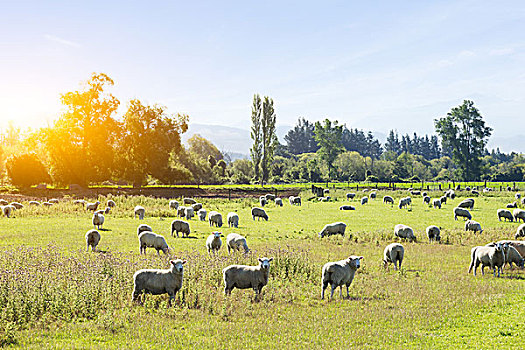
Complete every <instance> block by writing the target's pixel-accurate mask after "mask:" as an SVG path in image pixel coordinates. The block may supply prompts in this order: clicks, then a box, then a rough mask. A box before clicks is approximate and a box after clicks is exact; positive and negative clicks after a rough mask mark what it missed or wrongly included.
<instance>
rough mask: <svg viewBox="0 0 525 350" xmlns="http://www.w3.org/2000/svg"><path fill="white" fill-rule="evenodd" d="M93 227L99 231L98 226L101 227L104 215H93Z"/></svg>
mask: <svg viewBox="0 0 525 350" xmlns="http://www.w3.org/2000/svg"><path fill="white" fill-rule="evenodd" d="M92 221H93V227H95V228H97V229H99V230H100V226H102V225H103V224H104V215H102V214H99V213H95V214H93V219H92Z"/></svg>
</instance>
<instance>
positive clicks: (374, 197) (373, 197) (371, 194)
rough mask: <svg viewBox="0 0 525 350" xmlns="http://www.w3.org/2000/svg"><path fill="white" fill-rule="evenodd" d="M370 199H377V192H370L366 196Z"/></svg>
mask: <svg viewBox="0 0 525 350" xmlns="http://www.w3.org/2000/svg"><path fill="white" fill-rule="evenodd" d="M368 196H369V197H370V199H376V197H377V192H375V191H374V192H370V194H369V195H368Z"/></svg>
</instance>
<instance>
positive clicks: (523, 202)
mask: <svg viewBox="0 0 525 350" xmlns="http://www.w3.org/2000/svg"><path fill="white" fill-rule="evenodd" d="M521 205H525V197H523V198H522V199H521Z"/></svg>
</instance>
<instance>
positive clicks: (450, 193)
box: [445, 190, 456, 199]
mask: <svg viewBox="0 0 525 350" xmlns="http://www.w3.org/2000/svg"><path fill="white" fill-rule="evenodd" d="M445 196H447V197H448V198H450V199H454V198H456V192H454V190H448V191H446V192H445Z"/></svg>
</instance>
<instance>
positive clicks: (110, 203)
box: [106, 199, 117, 208]
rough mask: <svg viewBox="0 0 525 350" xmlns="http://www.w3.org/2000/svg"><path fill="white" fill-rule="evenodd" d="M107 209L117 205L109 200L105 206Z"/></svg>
mask: <svg viewBox="0 0 525 350" xmlns="http://www.w3.org/2000/svg"><path fill="white" fill-rule="evenodd" d="M106 205H107V206H108V207H110V208H115V207H116V206H117V204H116V203H115V201H114V200H112V199H110V200H109V201H108V202H107V204H106Z"/></svg>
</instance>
